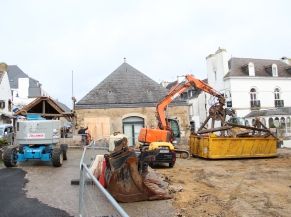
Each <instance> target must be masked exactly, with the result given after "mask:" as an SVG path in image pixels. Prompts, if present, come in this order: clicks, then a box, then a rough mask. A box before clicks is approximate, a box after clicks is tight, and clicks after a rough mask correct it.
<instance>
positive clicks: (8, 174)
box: [0, 168, 70, 217]
mask: <svg viewBox="0 0 291 217" xmlns="http://www.w3.org/2000/svg"><path fill="white" fill-rule="evenodd" d="M25 174H26V172H25V171H23V170H22V169H19V168H2V169H0V183H1V184H0V216H2V217H20V216H23V217H26V216H35V217H38V216H42V217H55V216H59V217H67V216H70V215H69V214H68V213H67V212H65V211H63V210H60V209H56V208H53V207H50V206H48V205H46V204H44V203H42V202H40V201H39V200H37V199H35V198H27V197H26V195H25V191H24V190H23V187H24V185H25V183H26V182H27V180H26V179H25V178H24V177H25Z"/></svg>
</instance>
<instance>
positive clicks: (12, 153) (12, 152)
mask: <svg viewBox="0 0 291 217" xmlns="http://www.w3.org/2000/svg"><path fill="white" fill-rule="evenodd" d="M3 161H4V165H5V166H6V167H15V166H16V163H17V151H16V148H14V147H13V148H11V147H8V148H7V149H6V150H5V151H4V153H3Z"/></svg>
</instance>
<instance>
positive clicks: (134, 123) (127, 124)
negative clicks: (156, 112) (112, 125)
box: [122, 116, 144, 146]
mask: <svg viewBox="0 0 291 217" xmlns="http://www.w3.org/2000/svg"><path fill="white" fill-rule="evenodd" d="M122 126H123V133H124V134H125V135H126V136H127V137H128V145H129V146H134V145H135V144H136V143H137V142H138V134H139V131H140V130H141V128H143V127H144V119H143V118H141V117H137V116H131V117H127V118H124V119H123V120H122Z"/></svg>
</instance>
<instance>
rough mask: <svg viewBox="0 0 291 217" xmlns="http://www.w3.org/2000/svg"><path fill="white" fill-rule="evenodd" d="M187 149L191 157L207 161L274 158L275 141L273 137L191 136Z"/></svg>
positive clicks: (275, 150) (275, 151)
mask: <svg viewBox="0 0 291 217" xmlns="http://www.w3.org/2000/svg"><path fill="white" fill-rule="evenodd" d="M189 147H190V153H191V154H192V156H198V157H202V158H209V159H224V158H253V157H274V156H276V154H277V139H276V138H274V137H273V136H268V137H262V136H254V137H221V136H216V135H215V134H210V135H205V136H197V135H191V136H190V139H189Z"/></svg>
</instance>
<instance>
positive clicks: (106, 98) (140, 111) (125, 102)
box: [75, 62, 189, 145]
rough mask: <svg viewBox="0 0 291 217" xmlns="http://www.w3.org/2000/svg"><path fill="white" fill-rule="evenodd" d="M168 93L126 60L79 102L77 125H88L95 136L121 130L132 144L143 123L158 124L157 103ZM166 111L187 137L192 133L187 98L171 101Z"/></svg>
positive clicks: (102, 136)
mask: <svg viewBox="0 0 291 217" xmlns="http://www.w3.org/2000/svg"><path fill="white" fill-rule="evenodd" d="M166 94H167V89H166V88H164V87H162V85H160V84H158V83H157V82H155V81H154V80H152V79H151V78H149V77H147V76H146V75H145V74H143V73H141V72H140V71H138V70H137V69H135V68H133V67H132V66H131V65H129V64H128V63H126V62H124V63H123V64H121V65H120V66H119V67H118V68H117V69H116V70H115V71H114V72H112V73H111V74H110V75H109V76H108V77H106V78H105V79H104V80H103V81H102V82H101V83H99V84H98V85H97V86H96V87H95V88H94V89H92V90H91V91H90V92H89V93H88V94H87V95H86V96H84V97H83V98H82V99H81V100H80V101H79V102H77V104H76V106H75V111H76V115H77V125H78V126H79V127H81V126H84V127H86V126H88V128H89V131H90V133H91V134H92V136H93V138H94V139H95V140H98V139H101V138H104V137H105V138H106V137H108V136H109V135H110V134H112V133H114V132H122V133H124V134H126V135H127V136H128V137H129V144H130V145H133V144H136V142H137V137H138V134H139V131H140V129H141V128H142V127H152V128H155V127H156V126H157V121H156V117H155V114H156V108H155V107H156V105H157V103H158V102H159V100H161V99H162V98H163V97H164V96H165V95H166ZM167 114H168V117H169V118H177V119H178V121H179V124H180V128H181V136H182V141H183V138H184V141H185V138H187V136H188V134H189V130H188V128H189V115H188V106H187V104H186V102H185V101H184V100H181V99H178V100H176V101H175V102H173V103H171V104H170V106H169V108H168V109H167Z"/></svg>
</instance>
